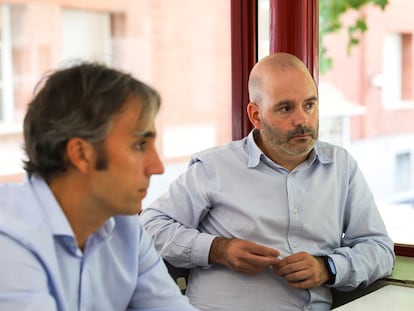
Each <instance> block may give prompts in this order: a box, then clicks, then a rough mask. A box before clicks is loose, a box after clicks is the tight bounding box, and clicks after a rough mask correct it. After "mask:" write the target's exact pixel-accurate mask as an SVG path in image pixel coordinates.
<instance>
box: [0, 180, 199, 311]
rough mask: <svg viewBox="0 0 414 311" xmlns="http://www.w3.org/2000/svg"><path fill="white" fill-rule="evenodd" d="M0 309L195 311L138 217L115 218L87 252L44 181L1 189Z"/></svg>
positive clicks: (91, 239)
mask: <svg viewBox="0 0 414 311" xmlns="http://www.w3.org/2000/svg"><path fill="white" fill-rule="evenodd" d="M0 254H1V255H0V310H13V311H18V310H41V311H49V310H59V311H75V310H82V311H89V310H96V311H105V310H108V311H124V310H148V311H150V310H151V311H177V310H188V311H190V310H196V309H195V308H193V307H191V306H190V304H189V302H188V299H187V298H186V297H185V296H183V295H182V294H181V292H180V291H179V289H178V286H177V285H176V284H175V282H174V281H173V280H172V278H171V277H170V276H169V274H168V271H167V269H166V267H165V265H164V263H163V261H162V259H160V257H159V255H158V254H157V252H156V250H155V248H154V246H153V242H152V240H151V238H150V237H149V236H148V234H147V233H146V232H145V231H144V230H143V228H142V226H141V224H140V223H139V220H138V217H137V216H117V217H114V218H111V219H109V220H108V221H107V222H106V223H105V225H104V226H103V227H102V228H100V229H99V230H97V231H96V232H95V233H93V234H92V235H91V236H90V237H89V239H88V240H87V243H86V245H85V247H84V251H83V252H82V251H81V250H80V249H79V248H78V246H77V243H76V239H75V236H74V233H73V231H72V229H71V226H70V224H69V223H68V221H67V219H66V217H65V215H64V213H63V212H62V210H61V208H60V207H59V205H58V203H57V201H56V199H55V197H54V195H53V194H52V192H51V191H50V189H49V187H48V185H47V184H46V183H45V182H44V180H43V179H40V178H37V177H31V178H30V179H28V180H27V181H26V183H25V184H23V185H12V184H6V185H3V186H1V187H0Z"/></svg>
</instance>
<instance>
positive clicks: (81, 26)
mask: <svg viewBox="0 0 414 311" xmlns="http://www.w3.org/2000/svg"><path fill="white" fill-rule="evenodd" d="M0 11H1V12H2V14H1V15H0V40H2V43H3V44H2V45H1V48H2V49H1V51H0V58H1V63H0V65H1V72H0V78H1V82H2V83H1V84H0V95H1V101H0V149H1V150H2V151H1V153H0V182H4V181H11V180H13V181H21V180H22V179H23V171H22V168H21V159H22V157H23V152H22V149H21V145H22V137H21V127H22V124H21V123H22V120H23V116H24V113H25V110H26V104H27V103H28V102H29V100H30V98H31V96H32V91H33V88H34V86H35V84H36V83H37V81H38V80H39V79H40V78H41V77H42V76H43V74H44V73H46V72H47V71H48V70H50V69H54V68H57V67H61V66H64V65H66V64H67V63H70V62H73V61H76V60H97V61H101V62H105V63H107V64H110V65H112V66H114V67H116V68H119V69H122V70H125V71H128V72H130V73H132V74H133V75H134V76H135V77H137V78H139V79H141V80H143V81H144V82H146V83H149V84H150V85H152V86H154V87H155V88H156V89H157V90H159V91H160V93H161V97H162V105H161V110H160V112H159V114H158V116H157V119H156V122H157V132H158V133H157V143H158V151H159V152H160V156H161V158H162V160H163V162H164V164H165V168H166V170H165V174H163V175H162V176H154V177H153V178H152V180H151V187H150V189H149V193H148V196H147V198H146V199H145V200H144V207H145V206H146V204H148V203H149V202H150V201H151V200H152V199H153V198H154V197H156V196H157V195H159V194H160V193H161V192H162V191H164V190H165V189H166V187H167V186H168V183H169V181H170V180H171V179H172V178H174V177H175V176H176V175H178V174H179V173H180V172H182V171H183V170H184V169H185V167H186V165H187V163H188V161H189V156H190V155H191V154H192V153H194V152H196V151H199V150H201V149H204V148H207V147H210V146H213V145H220V144H224V143H226V142H228V141H229V140H230V139H231V54H230V47H231V38H230V1H222V0H209V1H193V0H174V1H164V0H141V1H136V0H126V1H121V2H119V1H103V2H100V1H89V2H82V3H81V2H79V1H66V0H65V1H64V0H56V1H46V2H45V1H40V0H38V1H37V0H26V1H20V2H19V3H12V4H1V5H0ZM45 17H47V18H45ZM6 39H7V44H4V43H5V42H6ZM5 47H7V50H6V49H5ZM7 53H8V54H7ZM7 55H8V56H7ZM7 57H8V58H7ZM6 80H7V81H8V82H7V83H5V81H6ZM4 98H6V99H7V104H6V103H5V102H6V101H5V100H4ZM6 119H7V120H9V121H10V122H11V123H13V125H14V126H13V131H11V130H7V131H6V129H5V127H6V122H5V121H6ZM8 127H10V126H8Z"/></svg>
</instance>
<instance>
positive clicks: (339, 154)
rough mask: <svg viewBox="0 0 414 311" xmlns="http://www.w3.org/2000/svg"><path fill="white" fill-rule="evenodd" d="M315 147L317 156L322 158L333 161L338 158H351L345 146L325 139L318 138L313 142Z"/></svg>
mask: <svg viewBox="0 0 414 311" xmlns="http://www.w3.org/2000/svg"><path fill="white" fill-rule="evenodd" d="M315 149H316V152H317V154H318V156H319V157H320V158H321V159H323V160H330V161H333V160H338V159H340V158H342V159H344V158H348V159H351V158H352V157H351V156H350V153H349V152H348V150H347V149H346V148H344V147H342V146H339V145H335V144H332V143H329V142H326V141H320V140H318V141H317V142H316V144H315Z"/></svg>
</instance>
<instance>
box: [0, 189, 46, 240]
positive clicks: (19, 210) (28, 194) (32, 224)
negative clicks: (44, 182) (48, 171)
mask: <svg viewBox="0 0 414 311" xmlns="http://www.w3.org/2000/svg"><path fill="white" fill-rule="evenodd" d="M0 207H1V208H0V231H3V233H7V234H9V235H13V234H14V235H17V236H18V237H19V239H20V238H23V237H24V236H25V235H28V234H30V232H35V233H41V232H42V231H43V230H39V229H40V228H42V227H44V225H43V222H44V213H43V212H42V209H41V207H40V205H39V202H38V199H37V197H36V195H35V194H34V192H33V190H32V189H31V187H30V186H29V185H28V184H27V183H25V184H3V185H1V186H0Z"/></svg>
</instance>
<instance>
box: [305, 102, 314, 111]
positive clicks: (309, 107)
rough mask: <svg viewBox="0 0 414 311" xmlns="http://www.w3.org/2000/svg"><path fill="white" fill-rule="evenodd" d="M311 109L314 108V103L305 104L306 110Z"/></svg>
mask: <svg viewBox="0 0 414 311" xmlns="http://www.w3.org/2000/svg"><path fill="white" fill-rule="evenodd" d="M313 107H315V103H314V102H311V103H307V104H306V108H308V109H312V108H313Z"/></svg>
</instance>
